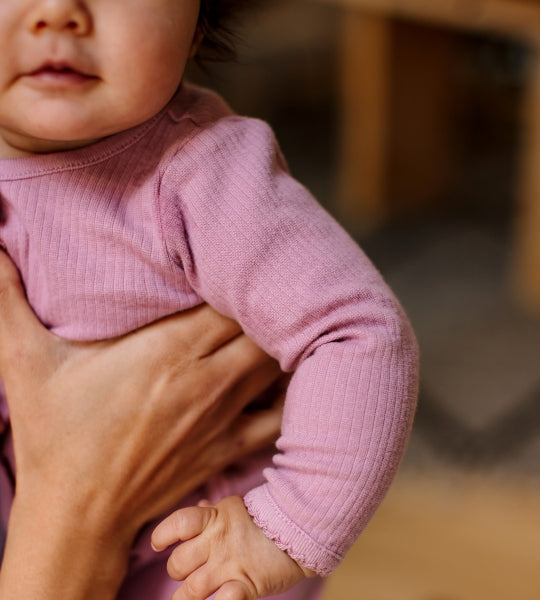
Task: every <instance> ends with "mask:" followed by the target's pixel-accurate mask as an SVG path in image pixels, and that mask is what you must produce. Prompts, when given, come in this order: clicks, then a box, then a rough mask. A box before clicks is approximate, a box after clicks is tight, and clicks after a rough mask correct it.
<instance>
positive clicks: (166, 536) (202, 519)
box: [151, 506, 215, 552]
mask: <svg viewBox="0 0 540 600" xmlns="http://www.w3.org/2000/svg"><path fill="white" fill-rule="evenodd" d="M214 510H215V509H214V508H212V507H211V506H190V507H189V508H181V509H180V510H177V511H175V512H173V513H172V514H171V515H170V516H168V517H167V518H166V519H165V520H164V521H162V522H161V523H160V524H159V525H158V526H157V527H156V528H155V529H154V531H153V532H152V538H151V542H152V548H153V549H154V550H155V551H156V552H160V551H161V550H165V549H166V548H168V547H169V546H171V545H172V544H176V543H177V542H181V541H185V540H190V539H192V538H194V537H195V536H197V535H200V534H201V533H202V532H203V531H204V529H205V528H206V526H207V525H208V523H209V522H210V519H211V518H212V514H213V512H214Z"/></svg>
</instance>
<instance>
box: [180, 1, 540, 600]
mask: <svg viewBox="0 0 540 600" xmlns="http://www.w3.org/2000/svg"><path fill="white" fill-rule="evenodd" d="M242 23H243V25H242V28H241V31H240V43H239V60H238V62H237V63H236V64H232V65H231V64H223V65H216V66H213V67H211V68H210V69H209V70H208V71H207V72H202V71H198V70H194V71H193V72H192V73H191V79H195V80H196V81H198V82H200V83H203V84H206V85H210V86H211V87H213V88H215V89H217V90H218V91H220V92H221V93H222V94H223V95H224V96H225V98H226V99H227V100H228V101H229V103H230V104H231V105H232V106H233V108H234V109H235V110H236V111H237V112H239V113H242V114H247V115H252V116H257V117H261V118H263V119H265V120H267V121H269V122H270V123H271V124H272V126H273V127H274V129H275V131H276V133H277V136H278V139H279V140H280V143H281V145H282V148H283V150H284V153H285V155H286V157H287V160H288V162H289V166H290V168H291V171H292V173H293V175H294V176H295V177H297V178H298V179H300V180H301V181H302V182H303V183H304V184H305V185H306V186H307V187H308V188H309V189H310V190H311V191H312V192H313V193H314V194H315V196H316V197H317V198H318V199H319V201H320V202H321V203H322V204H323V205H325V206H326V207H327V208H328V210H330V212H332V213H333V214H334V215H335V216H336V217H337V218H338V219H339V220H340V221H341V223H342V224H343V225H344V226H345V228H346V229H348V231H349V232H350V233H351V234H352V235H354V236H355V237H356V239H357V240H358V241H359V243H360V244H361V245H362V246H363V248H364V249H365V250H366V252H367V253H368V255H369V256H370V257H371V258H372V260H373V261H374V262H375V264H376V265H377V267H378V268H379V269H380V270H381V272H382V273H383V275H384V277H385V278H386V280H387V281H388V283H389V284H390V285H391V287H392V288H393V289H394V291H395V292H396V294H397V295H398V297H399V298H400V300H401V302H402V303H403V305H404V306H405V309H406V310H407V312H408V314H409V316H410V318H411V320H412V323H413V326H414V327H415V330H416V333H417V336H418V339H419V343H420V348H421V355H422V365H421V392H420V402H419V408H418V413H417V418H416V422H415V426H414V430H413V434H412V438H411V443H410V447H409V450H408V453H407V455H406V457H405V460H404V463H403V466H402V468H401V471H400V474H399V476H398V479H397V481H396V483H395V485H394V486H393V488H392V490H391V491H390V493H389V494H388V496H387V498H386V500H385V502H384V503H383V505H382V507H381V509H380V511H379V512H378V514H377V515H376V517H375V518H374V520H373V521H372V523H371V524H370V525H369V527H368V528H367V530H366V532H365V533H364V534H363V535H362V537H361V538H360V540H359V541H358V542H357V544H356V545H355V547H354V548H353V550H352V551H351V552H350V554H349V555H348V557H347V559H346V560H345V562H344V564H343V565H342V566H341V567H340V568H339V569H338V571H337V572H336V573H335V574H334V575H333V576H332V577H331V578H330V580H329V583H328V587H327V590H326V595H325V600H356V599H358V600H360V599H362V600H499V599H500V600H502V599H505V600H510V599H512V600H514V599H519V600H533V599H534V600H538V599H539V598H540V468H539V466H540V68H539V67H538V62H539V59H538V57H537V54H538V53H539V52H540V41H539V39H540V2H539V1H537V0H461V1H458V0H453V1H450V0H400V1H399V2H398V1H397V0H396V1H392V0H318V1H316V0H273V1H272V2H268V3H267V5H266V7H265V8H263V9H260V10H257V11H256V12H254V13H253V14H251V15H249V17H248V18H247V19H245V20H243V22H242Z"/></svg>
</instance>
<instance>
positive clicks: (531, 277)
mask: <svg viewBox="0 0 540 600" xmlns="http://www.w3.org/2000/svg"><path fill="white" fill-rule="evenodd" d="M523 125H524V132H525V141H524V149H523V157H522V162H523V167H522V169H523V170H522V179H521V182H520V189H519V197H518V201H519V204H518V207H519V208H518V215H517V219H516V230H515V234H516V237H515V251H514V261H513V273H512V274H511V276H512V279H513V286H514V294H515V297H516V298H517V300H518V302H519V304H520V305H521V306H522V307H523V308H524V309H525V310H526V311H527V312H528V313H529V314H532V315H536V316H539V317H540V43H538V45H537V47H536V51H535V53H534V61H533V65H532V68H531V72H530V74H529V82H528V88H527V98H526V103H525V118H524V123H523Z"/></svg>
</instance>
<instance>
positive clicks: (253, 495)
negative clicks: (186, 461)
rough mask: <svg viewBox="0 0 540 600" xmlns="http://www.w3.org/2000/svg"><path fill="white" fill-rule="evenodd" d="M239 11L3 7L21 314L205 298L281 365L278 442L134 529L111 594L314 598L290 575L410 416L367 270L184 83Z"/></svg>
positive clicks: (63, 317) (327, 536) (256, 145)
mask: <svg viewBox="0 0 540 600" xmlns="http://www.w3.org/2000/svg"><path fill="white" fill-rule="evenodd" d="M240 4H242V3H241V2H239V1H236V2H235V1H234V0H227V1H225V0H202V1H199V0H2V2H1V3H0V49H1V52H0V159H1V160H0V198H1V203H2V206H1V208H2V217H3V218H2V222H1V224H0V237H1V241H2V244H3V245H4V246H5V248H6V249H7V251H8V253H9V255H10V256H11V258H12V259H13V260H14V262H15V263H16V264H17V266H18V268H19V271H20V273H21V277H22V279H23V281H24V284H25V288H26V292H27V296H28V299H29V301H30V303H31V304H32V307H33V309H34V310H35V312H36V314H37V315H38V317H39V318H40V319H41V320H42V322H43V323H45V324H46V325H47V326H48V327H50V328H51V330H52V331H53V332H54V333H56V334H57V335H59V336H63V337H66V338H71V339H76V340H95V339H103V338H107V337H112V336H118V335H122V334H124V333H126V332H128V331H130V330H133V329H135V328H138V327H140V326H142V325H144V324H146V323H149V322H151V321H154V320H156V319H159V318H162V317H164V316H166V315H169V314H172V313H175V312H178V311H180V310H186V309H189V308H192V307H194V306H196V305H198V304H200V303H202V302H208V303H209V304H211V305H213V306H214V307H215V308H216V309H217V310H218V311H220V312H221V313H223V314H224V315H227V316H229V317H231V318H233V319H235V320H236V321H238V322H239V323H240V325H241V326H242V328H243V330H244V331H245V332H246V333H247V334H248V335H249V336H250V337H251V338H252V339H254V340H255V341H256V342H257V343H258V344H259V345H260V346H261V347H262V348H264V349H265V350H266V352H268V353H269V354H270V355H272V356H274V357H276V358H277V359H278V360H279V362H280V365H281V367H282V369H283V370H284V371H289V372H293V373H294V375H293V377H292V379H291V382H290V384H289V387H288V390H287V398H286V406H285V411H284V415H283V423H282V435H281V437H280V439H279V441H278V442H277V450H278V452H277V453H276V454H275V456H274V457H273V458H271V457H270V456H269V455H266V454H261V455H260V456H256V457H252V458H250V459H249V460H246V461H244V462H242V463H241V464H238V465H237V466H235V468H233V469H228V470H227V471H226V472H224V473H223V474H221V475H219V476H216V477H214V478H212V479H211V481H209V482H208V483H207V484H206V485H205V486H204V487H203V488H202V489H201V490H200V491H199V492H197V493H196V494H192V495H191V496H190V497H189V498H186V499H185V501H184V502H183V503H182V506H181V507H180V508H179V509H178V510H177V511H176V512H174V513H173V514H172V515H171V516H170V517H168V518H166V519H165V520H164V521H163V522H162V523H161V524H160V525H159V526H158V527H157V528H156V529H155V531H154V533H153V536H152V545H153V548H154V550H157V551H162V550H164V549H165V548H167V547H168V546H171V545H174V544H176V543H177V542H179V541H182V542H183V543H182V544H180V545H177V546H176V547H175V548H174V549H173V550H172V553H171V551H169V553H163V552H153V551H152V550H151V549H150V545H149V543H148V542H149V540H148V536H145V533H144V532H143V533H142V535H141V540H140V542H139V546H138V548H137V549H135V551H134V555H133V562H132V568H131V571H130V574H129V575H128V577H127V579H126V582H125V585H124V587H123V589H122V591H121V592H120V597H121V598H124V599H129V600H135V599H139V598H140V599H141V600H142V599H143V598H144V600H149V599H152V600H161V599H163V600H166V599H168V598H170V597H171V596H172V595H173V594H174V598H175V599H176V600H203V599H204V598H207V597H209V596H211V595H212V594H215V598H216V600H225V599H228V600H251V599H254V598H258V597H264V596H268V595H271V594H282V593H283V595H281V596H280V598H289V599H295V600H300V599H302V600H306V599H308V598H309V599H312V598H315V597H316V594H317V590H318V589H319V587H320V585H319V582H318V578H314V579H309V580H307V579H306V580H305V581H303V582H302V583H301V584H300V585H299V586H296V587H293V586H295V584H296V583H298V582H300V581H301V580H303V579H304V578H311V577H313V576H314V575H323V576H324V575H327V574H328V573H330V572H331V571H332V570H333V569H334V568H335V567H336V566H337V565H338V564H339V562H340V561H341V559H342V558H343V556H344V554H345V552H346V551H347V549H348V548H349V547H350V546H351V544H352V543H353V542H354V540H355V539H356V538H357V536H358V535H359V533H360V532H361V530H362V529H363V527H364V526H365V525H366V523H367V522H368V520H369V519H370V517H371V515H372V514H373V512H374V510H375V509H376V507H377V506H378V504H379V503H380V501H381V500H382V497H383V496H384V493H385V492H386V490H387V488H388V486H389V484H390V482H391V480H392V477H393V475H394V473H395V471H396V469H397V466H398V464H399V461H400V459H401V456H402V454H403V450H404V446H405V443H406V439H407V436H408V432H409V430H410V425H411V420H412V414H413V410H414V403H415V397H416V387H417V352H416V345H415V340H414V336H413V334H412V332H411V329H410V327H409V324H408V322H407V320H406V317H405V316H404V314H403V312H402V310H401V308H400V307H399V304H398V303H397V301H396V300H395V298H394V297H393V295H392V293H391V292H390V290H389V289H388V288H387V286H386V285H385V283H384V282H383V280H382V278H381V277H380V275H379V274H378V272H377V271H376V269H375V268H374V267H373V266H372V264H371V263H370V262H369V260H368V259H367V258H366V257H365V255H364V254H363V252H362V251H361V250H360V248H359V247H358V246H357V245H356V244H355V243H354V242H353V241H352V240H351V239H350V237H349V236H348V235H347V234H346V233H345V232H344V231H343V229H342V228H341V227H340V226H339V225H338V224H337V223H336V222H335V221H334V220H333V219H332V218H331V217H330V216H329V215H328V214H327V213H326V212H325V211H324V210H323V209H322V208H321V207H320V206H319V205H318V204H317V203H316V202H315V201H314V200H313V198H312V197H311V195H310V194H309V192H308V191H307V190H306V189H305V188H304V187H302V186H301V185H300V184H299V183H297V182H296V181H295V180H294V179H292V178H291V176H290V175H289V173H288V171H287V167H286V164H285V162H284V160H283V158H282V156H281V153H280V151H279V149H278V147H277V144H276V142H275V139H274V137H273V134H272V132H271V130H270V129H269V127H268V126H267V125H266V124H264V123H262V122H261V121H258V120H255V119H248V118H243V117H240V116H237V115H235V114H234V113H233V112H232V111H231V110H230V109H229V108H228V106H227V105H226V104H225V103H224V102H223V101H222V100H221V99H220V98H219V97H218V96H216V95H215V94H214V93H212V92H210V91H208V90H204V89H201V88H197V87H195V86H191V85H188V84H187V83H186V82H184V81H183V74H184V69H185V66H186V63H187V62H188V61H189V60H190V59H191V58H192V57H194V56H195V55H196V54H197V53H198V52H199V49H200V48H204V47H207V48H208V47H214V48H215V47H216V46H219V44H220V40H222V39H223V38H222V37H221V34H222V32H223V29H222V26H223V24H224V22H225V19H226V18H227V17H229V16H232V15H233V14H234V11H235V9H237V8H238V7H239V6H240ZM244 4H245V2H244ZM321 85H322V82H321ZM0 409H1V414H2V417H3V418H4V419H6V418H7V417H8V415H7V408H6V405H5V402H4V399H3V398H2V404H1V406H0ZM263 468H264V474H263ZM153 527H154V526H153V525H152V526H150V529H149V531H150V530H151V528H153ZM169 555H170V557H169V558H168V556H169ZM167 558H168V565H167V566H168V571H169V574H170V576H171V577H172V579H171V578H169V577H168V576H167V574H166V572H165V568H164V563H165V561H167ZM173 579H174V580H179V581H183V583H182V584H180V586H179V587H178V583H176V582H175V581H173ZM176 588H178V589H176ZM291 588H292V589H291ZM175 590H176V591H175ZM287 590H290V591H288V592H287Z"/></svg>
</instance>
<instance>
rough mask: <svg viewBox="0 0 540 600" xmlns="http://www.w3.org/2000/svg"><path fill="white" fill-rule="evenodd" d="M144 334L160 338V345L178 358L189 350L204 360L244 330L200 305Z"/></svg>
mask: <svg viewBox="0 0 540 600" xmlns="http://www.w3.org/2000/svg"><path fill="white" fill-rule="evenodd" d="M142 331H145V332H146V334H147V335H150V336H152V335H155V336H157V337H158V341H159V342H160V343H161V344H163V345H164V347H165V348H167V349H168V350H169V351H171V352H173V353H175V354H177V353H178V351H179V350H181V351H183V350H184V349H189V352H190V353H191V354H192V355H193V356H194V357H196V358H201V357H205V356H208V355H209V354H212V352H215V351H216V350H218V349H219V348H220V347H221V346H222V345H223V344H226V343H227V342H229V341H230V340H233V339H234V338H235V337H236V336H238V335H239V334H240V333H241V331H242V330H241V328H240V326H239V325H238V323H236V321H233V320H232V319H229V318H227V317H224V316H223V315H220V314H219V313H218V312H216V311H215V310H214V309H213V308H212V307H211V306H209V305H207V304H201V305H199V306H196V307H195V308H192V309H190V310H187V311H184V312H181V313H177V314H174V315H171V316H168V317H165V318H164V319H161V320H160V321H157V322H155V323H152V324H150V325H148V326H146V327H144V328H143V330H142Z"/></svg>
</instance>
